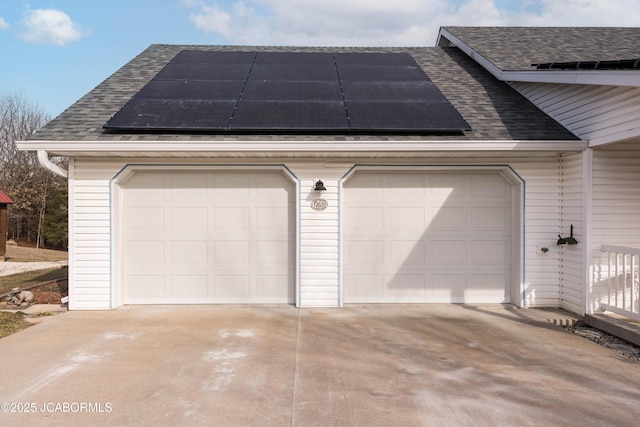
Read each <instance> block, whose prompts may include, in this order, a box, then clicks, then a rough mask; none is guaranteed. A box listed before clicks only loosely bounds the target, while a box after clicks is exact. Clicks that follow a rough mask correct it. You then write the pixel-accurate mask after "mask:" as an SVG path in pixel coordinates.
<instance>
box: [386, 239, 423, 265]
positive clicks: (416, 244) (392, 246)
mask: <svg viewBox="0 0 640 427" xmlns="http://www.w3.org/2000/svg"><path fill="white" fill-rule="evenodd" d="M425 246H426V243H425V242H424V241H423V240H418V241H415V240H392V241H390V242H389V245H388V247H389V258H390V262H391V265H395V266H397V267H398V268H402V267H403V266H424V265H425V259H426V257H425V250H426V247H425Z"/></svg>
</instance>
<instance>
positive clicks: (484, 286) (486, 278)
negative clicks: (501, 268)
mask: <svg viewBox="0 0 640 427" xmlns="http://www.w3.org/2000/svg"><path fill="white" fill-rule="evenodd" d="M470 281H471V282H472V283H471V284H472V286H469V287H468V289H467V295H468V296H469V297H472V298H474V299H475V300H477V301H478V302H496V300H497V301H498V302H508V299H507V295H506V293H505V289H508V282H507V280H506V278H505V276H504V275H503V274H502V275H498V274H494V275H483V274H476V275H474V276H473V277H472V278H471V279H470Z"/></svg>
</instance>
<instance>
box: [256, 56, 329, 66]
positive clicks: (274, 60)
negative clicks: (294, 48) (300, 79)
mask: <svg viewBox="0 0 640 427" xmlns="http://www.w3.org/2000/svg"><path fill="white" fill-rule="evenodd" d="M256 65H309V66H314V67H315V66H324V67H335V59H334V55H333V54H332V53H316V52H264V53H259V54H258V55H257V57H256Z"/></svg>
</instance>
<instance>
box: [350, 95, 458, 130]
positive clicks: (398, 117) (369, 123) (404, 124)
mask: <svg viewBox="0 0 640 427" xmlns="http://www.w3.org/2000/svg"><path fill="white" fill-rule="evenodd" d="M443 107H446V105H442V103H440V102H433V103H429V102H391V103H386V102H366V101H364V102H363V101H354V102H349V103H348V109H349V119H350V121H351V127H352V128H356V129H361V130H371V131H376V132H384V131H389V130H395V131H404V132H412V131H421V130H424V129H429V130H430V131H431V132H451V131H452V130H453V129H456V130H468V129H469V125H468V124H466V122H464V120H462V117H461V116H460V114H459V113H458V112H457V111H456V110H455V109H453V108H443ZM461 120H462V121H463V122H464V123H461V122H460V121H461Z"/></svg>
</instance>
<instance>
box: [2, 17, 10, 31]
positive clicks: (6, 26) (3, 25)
mask: <svg viewBox="0 0 640 427" xmlns="http://www.w3.org/2000/svg"><path fill="white" fill-rule="evenodd" d="M7 28H9V23H8V22H7V21H5V20H4V19H2V18H1V17H0V31H1V30H6V29H7Z"/></svg>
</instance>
